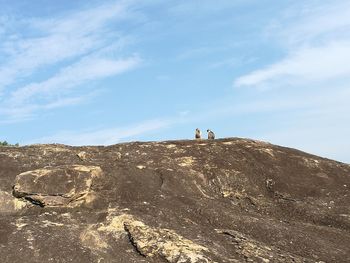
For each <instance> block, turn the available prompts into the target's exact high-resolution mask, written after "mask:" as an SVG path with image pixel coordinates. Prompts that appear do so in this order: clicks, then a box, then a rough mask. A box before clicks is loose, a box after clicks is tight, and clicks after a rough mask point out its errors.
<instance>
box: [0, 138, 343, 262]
mask: <svg viewBox="0 0 350 263" xmlns="http://www.w3.org/2000/svg"><path fill="white" fill-rule="evenodd" d="M78 153H84V154H80V157H81V158H80V157H79V156H77V154H78ZM77 163H78V164H86V165H77ZM25 171H27V172H25ZM102 171H103V172H102ZM13 186H14V188H13V189H12V187H13ZM349 186H350V166H349V165H348V164H344V163H340V162H336V161H332V160H329V159H324V158H321V157H317V156H314V155H310V154H307V153H304V152H301V151H297V150H294V149H290V148H284V147H279V146H276V145H272V144H268V143H264V142H260V141H256V140H248V139H238V138H228V139H218V140H210V141H208V140H204V141H203V140H202V141H200V142H197V141H191V140H190V141H171V142H144V143H140V142H133V143H124V144H119V145H112V146H107V147H104V146H96V147H91V146H89V147H71V146H65V145H32V146H24V147H16V148H11V147H9V148H8V147H6V148H0V259H1V260H0V261H1V263H2V262H4V263H9V262H11V263H12V262H13V263H19V262H23V260H25V261H26V262H28V263H36V262H56V263H61V262H63V263H64V262H75V263H88V262H100V263H106V262H108V263H129V262H130V263H134V262H135V263H136V262H137V263H139V262H141V263H142V262H147V263H165V262H187V263H189V262H198V263H200V262H210V263H211V262H217V263H232V262H236V263H240V262H259V263H260V262H271V263H275V262H305V263H308V262H310V263H311V262H312V263H313V262H327V263H330V262H336V263H345V262H346V263H347V262H348V258H349V255H350V247H349V245H348V244H349V243H350V236H349V232H350V207H349V203H350V189H349ZM11 191H13V195H14V196H13V195H12V194H11Z"/></svg>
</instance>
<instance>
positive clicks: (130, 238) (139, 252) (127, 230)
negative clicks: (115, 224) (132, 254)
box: [124, 223, 146, 257]
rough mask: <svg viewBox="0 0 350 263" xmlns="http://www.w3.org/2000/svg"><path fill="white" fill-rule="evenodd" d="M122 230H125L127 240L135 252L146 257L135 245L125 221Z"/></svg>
mask: <svg viewBox="0 0 350 263" xmlns="http://www.w3.org/2000/svg"><path fill="white" fill-rule="evenodd" d="M124 230H125V232H126V233H127V235H128V240H129V242H130V244H131V245H132V246H133V248H134V249H135V251H136V252H137V254H139V255H140V256H142V257H146V255H145V254H143V253H142V252H141V251H140V250H139V249H138V247H137V245H136V243H135V241H134V238H133V236H132V234H131V232H130V231H129V229H128V226H127V224H125V223H124Z"/></svg>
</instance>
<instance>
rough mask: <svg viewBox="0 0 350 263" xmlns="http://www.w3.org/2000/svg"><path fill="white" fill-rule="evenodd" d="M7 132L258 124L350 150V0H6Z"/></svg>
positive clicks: (250, 127)
mask: <svg viewBox="0 0 350 263" xmlns="http://www.w3.org/2000/svg"><path fill="white" fill-rule="evenodd" d="M0 4H1V6H2V9H1V11H0V128H1V133H0V140H1V141H3V140H6V141H8V142H10V143H17V142H18V143H19V144H20V145H25V144H32V143H64V144H70V145H109V144H115V143H119V142H125V141H134V140H143V141H149V140H157V141H158V140H174V139H193V138H194V131H195V128H200V129H201V130H202V132H203V135H206V134H205V131H206V130H207V129H211V130H213V131H214V132H215V134H216V136H217V137H218V138H223V137H246V138H252V139H258V140H264V141H269V142H271V143H273V144H279V145H283V146H288V147H293V148H298V149H300V150H304V151H307V152H309V153H312V154H316V155H320V156H323V157H328V158H332V159H335V160H339V161H343V162H348V163H349V162H350V157H349V154H348V152H349V151H348V149H349V148H350V142H349V140H348V134H350V124H349V123H350V117H349V116H350V105H349V103H348V100H349V98H350V88H349V76H350V66H349V63H348V61H349V60H350V30H349V29H350V3H349V2H347V1H339V0H336V1H317V0H313V1H308V2H307V3H305V1H289V0H287V1H283V2H278V3H276V1H272V0H267V1H258V0H251V1H242V0H236V1H226V0H219V1H215V2H214V1H209V0H203V1H159V0H155V1H149V3H146V2H145V1H136V0H130V1H82V0H78V1H68V0H62V1H59V2H52V1H44V0H35V1H30V2H28V1H24V0H23V1H22V0H18V1H14V2H9V1H4V0H0Z"/></svg>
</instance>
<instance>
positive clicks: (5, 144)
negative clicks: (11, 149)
mask: <svg viewBox="0 0 350 263" xmlns="http://www.w3.org/2000/svg"><path fill="white" fill-rule="evenodd" d="M0 146H17V147H18V146H19V144H18V143H16V144H10V143H8V142H7V141H3V142H2V141H0Z"/></svg>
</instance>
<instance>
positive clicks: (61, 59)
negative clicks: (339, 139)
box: [0, 1, 141, 118]
mask: <svg viewBox="0 0 350 263" xmlns="http://www.w3.org/2000/svg"><path fill="white" fill-rule="evenodd" d="M128 7H129V6H128V5H127V4H126V2H124V1H119V2H110V3H108V4H103V5H99V6H94V7H93V8H90V9H85V10H82V11H75V12H74V11H71V12H69V13H66V14H64V15H61V16H58V15H56V16H55V17H53V18H50V19H42V18H34V19H26V18H19V19H18V22H17V23H18V24H20V25H22V26H23V29H25V30H26V32H25V31H24V30H22V31H18V30H17V29H16V25H15V24H12V27H10V26H8V27H6V26H4V27H3V30H4V31H6V36H3V41H2V42H1V44H0V59H1V61H2V62H0V91H1V93H0V103H1V106H2V107H1V109H0V115H3V117H4V116H5V117H6V115H7V116H8V117H9V118H14V117H17V118H22V117H23V116H24V115H29V114H31V112H34V111H37V110H40V109H52V108H55V107H62V106H65V105H72V104H74V103H78V102H79V101H81V98H83V97H84V96H80V97H79V96H76V95H74V96H73V97H71V96H72V94H70V93H69V92H68V91H69V90H72V89H74V88H77V87H79V86H81V85H83V84H85V83H86V82H87V81H93V80H97V79H102V78H106V77H110V76H114V75H117V74H121V73H123V72H125V71H126V70H130V69H133V68H135V67H136V66H137V65H138V64H139V63H140V62H141V59H140V58H139V56H137V55H134V54H127V53H125V52H123V47H125V46H126V45H128V43H129V39H130V38H129V36H126V35H123V34H122V33H121V32H118V31H116V30H115V25H116V24H117V23H119V22H120V21H122V20H123V21H125V20H127V19H132V17H133V16H134V14H133V13H132V12H129V9H128ZM1 23H2V24H5V25H6V23H15V22H14V21H12V20H11V21H9V20H8V19H5V18H3V19H1ZM13 28H14V29H13ZM24 32H25V33H24ZM47 69H49V72H52V73H51V76H47V73H45V74H44V76H46V78H45V79H43V78H42V77H41V75H40V74H39V73H41V72H42V71H43V70H44V71H45V70H47ZM38 80H39V81H38ZM24 82H26V83H28V82H29V84H26V85H24V86H23V85H21V83H24ZM20 113H21V114H20Z"/></svg>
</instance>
